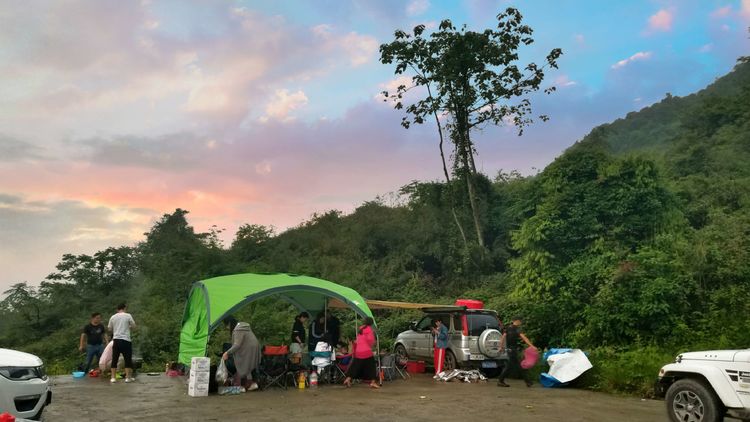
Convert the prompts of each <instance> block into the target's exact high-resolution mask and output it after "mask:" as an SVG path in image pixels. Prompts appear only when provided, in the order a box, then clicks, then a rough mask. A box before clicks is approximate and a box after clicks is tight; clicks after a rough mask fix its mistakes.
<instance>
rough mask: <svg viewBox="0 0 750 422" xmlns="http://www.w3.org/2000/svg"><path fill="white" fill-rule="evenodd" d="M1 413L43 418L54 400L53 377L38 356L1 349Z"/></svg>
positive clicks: (18, 416)
mask: <svg viewBox="0 0 750 422" xmlns="http://www.w3.org/2000/svg"><path fill="white" fill-rule="evenodd" d="M0 392H2V394H0V414H1V413H3V412H8V413H10V414H12V415H14V416H16V417H17V418H24V419H40V418H41V417H42V412H43V411H44V406H46V405H48V404H49V403H50V402H51V401H52V391H51V390H50V386H49V378H48V377H47V374H46V373H45V372H44V364H43V363H42V360H41V359H39V358H38V357H36V356H34V355H32V354H29V353H23V352H18V351H15V350H10V349H0Z"/></svg>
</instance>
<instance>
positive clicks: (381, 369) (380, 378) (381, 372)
mask: <svg viewBox="0 0 750 422" xmlns="http://www.w3.org/2000/svg"><path fill="white" fill-rule="evenodd" d="M375 343H376V344H377V349H378V369H380V370H379V371H378V379H379V380H380V386H381V387H382V386H383V368H382V366H381V365H382V362H381V360H380V335H379V334H378V333H377V332H376V333H375Z"/></svg>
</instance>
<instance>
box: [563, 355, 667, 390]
mask: <svg viewBox="0 0 750 422" xmlns="http://www.w3.org/2000/svg"><path fill="white" fill-rule="evenodd" d="M676 354H677V353H676V352H674V351H672V350H666V349H662V348H658V347H656V346H645V347H637V348H630V349H615V348H612V347H602V348H596V349H593V350H591V351H589V352H588V357H589V360H590V361H591V364H592V365H594V367H593V368H591V369H590V370H588V371H587V372H585V373H584V374H583V375H582V376H581V377H580V378H579V379H577V380H576V381H575V386H577V387H583V388H588V389H591V390H594V391H603V392H607V393H622V394H631V395H637V396H639V397H653V395H654V382H655V381H656V377H657V376H658V374H659V369H660V368H661V367H662V366H664V365H665V364H667V363H669V362H671V361H673V360H674V357H675V355H676Z"/></svg>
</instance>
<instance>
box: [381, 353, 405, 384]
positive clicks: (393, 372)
mask: <svg viewBox="0 0 750 422" xmlns="http://www.w3.org/2000/svg"><path fill="white" fill-rule="evenodd" d="M398 360H399V356H398V355H396V354H394V353H389V354H387V355H383V356H381V357H380V371H379V372H380V374H381V376H382V378H383V380H384V381H393V380H395V379H396V377H398V376H400V377H401V378H403V379H406V376H405V375H404V372H403V370H402V369H401V368H400V367H399V364H398Z"/></svg>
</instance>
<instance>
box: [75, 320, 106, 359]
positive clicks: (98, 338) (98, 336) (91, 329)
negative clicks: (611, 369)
mask: <svg viewBox="0 0 750 422" xmlns="http://www.w3.org/2000/svg"><path fill="white" fill-rule="evenodd" d="M84 342H85V343H84ZM107 342H108V340H107V330H106V328H104V325H102V314H100V313H99V312H94V313H93V314H91V320H90V321H89V323H88V324H86V325H85V326H84V327H83V329H82V330H81V341H80V344H79V346H78V350H80V351H81V352H83V351H85V352H86V367H85V369H84V372H88V371H89V368H90V367H91V363H92V362H93V361H94V357H96V359H97V360H101V359H102V353H104V343H107Z"/></svg>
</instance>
